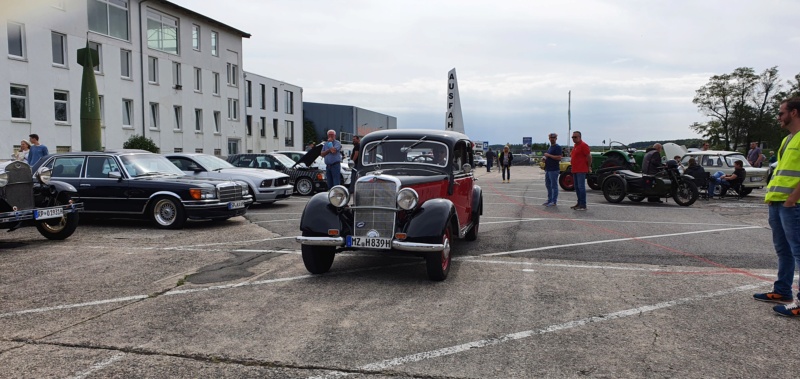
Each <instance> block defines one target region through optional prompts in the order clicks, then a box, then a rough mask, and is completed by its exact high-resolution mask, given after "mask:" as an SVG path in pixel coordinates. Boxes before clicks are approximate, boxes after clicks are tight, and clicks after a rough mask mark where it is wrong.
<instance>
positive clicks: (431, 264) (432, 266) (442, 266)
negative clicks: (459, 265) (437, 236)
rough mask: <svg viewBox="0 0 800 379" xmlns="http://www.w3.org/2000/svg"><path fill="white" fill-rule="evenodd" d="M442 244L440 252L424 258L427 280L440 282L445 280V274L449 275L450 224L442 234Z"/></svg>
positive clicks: (429, 254) (434, 252) (431, 253)
mask: <svg viewBox="0 0 800 379" xmlns="http://www.w3.org/2000/svg"><path fill="white" fill-rule="evenodd" d="M442 244H443V245H444V249H442V251H433V252H430V253H428V255H426V256H425V265H426V266H427V268H428V279H430V280H434V281H437V282H441V281H442V280H445V279H447V274H448V273H450V263H451V257H450V222H449V221H448V223H447V226H446V227H445V228H444V231H443V232H442Z"/></svg>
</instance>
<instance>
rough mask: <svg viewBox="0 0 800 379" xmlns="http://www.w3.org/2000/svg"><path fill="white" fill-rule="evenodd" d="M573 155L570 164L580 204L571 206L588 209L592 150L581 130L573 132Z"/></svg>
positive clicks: (577, 209)
mask: <svg viewBox="0 0 800 379" xmlns="http://www.w3.org/2000/svg"><path fill="white" fill-rule="evenodd" d="M572 142H573V143H574V144H575V145H574V146H573V147H572V155H571V156H570V164H571V165H572V179H573V181H574V182H575V194H576V195H578V204H575V205H573V206H571V207H570V208H572V209H573V210H576V211H585V210H586V175H587V174H588V173H589V170H590V168H591V167H592V150H591V149H590V148H589V145H587V144H586V142H583V139H582V138H581V132H579V131H574V132H572Z"/></svg>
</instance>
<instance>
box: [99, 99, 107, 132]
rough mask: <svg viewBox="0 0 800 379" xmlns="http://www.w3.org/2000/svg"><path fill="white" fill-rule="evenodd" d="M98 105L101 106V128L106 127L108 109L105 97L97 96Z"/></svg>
mask: <svg viewBox="0 0 800 379" xmlns="http://www.w3.org/2000/svg"><path fill="white" fill-rule="evenodd" d="M97 100H98V101H99V103H98V105H99V106H100V126H102V127H105V126H106V107H105V104H103V103H104V101H103V95H97Z"/></svg>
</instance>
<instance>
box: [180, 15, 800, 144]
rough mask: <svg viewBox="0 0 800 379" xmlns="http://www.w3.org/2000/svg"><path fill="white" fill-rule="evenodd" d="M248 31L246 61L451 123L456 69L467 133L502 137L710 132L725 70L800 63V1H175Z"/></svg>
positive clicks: (376, 106)
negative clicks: (706, 97)
mask: <svg viewBox="0 0 800 379" xmlns="http://www.w3.org/2000/svg"><path fill="white" fill-rule="evenodd" d="M173 1H174V2H175V3H177V4H180V5H182V6H185V7H187V8H190V9H192V10H195V11H197V12H199V13H202V14H204V15H206V16H209V17H211V18H214V19H216V20H218V21H220V22H223V23H225V24H228V25H231V26H233V27H235V28H237V29H239V30H242V31H245V32H247V33H250V34H252V37H251V38H250V39H244V41H243V44H244V52H243V58H244V63H243V65H244V70H245V71H249V72H253V73H256V74H259V75H263V76H267V77H270V78H273V79H278V80H282V81H285V82H288V83H291V84H294V85H298V86H300V87H302V88H303V100H304V101H310V102H319V103H332V104H345V105H354V106H357V107H361V108H365V109H369V110H372V111H376V112H381V113H385V114H389V115H392V116H395V117H397V125H398V127H399V128H433V129H443V128H444V123H445V119H444V113H445V109H446V90H447V72H448V71H449V70H450V69H452V68H455V69H456V71H457V75H458V86H459V91H460V95H461V107H462V109H463V116H464V125H465V129H466V133H467V134H468V135H469V136H470V137H471V138H472V139H474V140H484V141H489V142H490V143H492V144H496V143H497V144H499V143H506V142H510V143H522V137H533V141H534V142H545V139H546V138H545V137H546V135H547V133H548V132H551V131H554V132H557V133H558V134H559V142H560V143H562V144H566V142H567V130H568V129H567V127H568V125H567V94H568V92H569V91H570V90H571V91H572V130H580V131H582V132H583V135H584V139H585V140H586V141H587V142H589V143H590V144H592V145H600V144H601V141H602V140H606V141H608V140H609V139H611V140H616V141H621V142H624V143H631V142H637V141H645V140H664V139H675V138H693V137H698V136H697V135H696V134H694V132H692V131H691V130H690V129H689V127H688V126H689V125H690V124H691V123H693V122H696V121H697V122H705V121H706V120H707V119H706V118H705V116H703V115H702V114H700V113H699V112H698V111H697V107H696V106H695V105H694V104H692V98H693V97H694V94H695V90H697V89H698V88H700V87H701V86H703V85H704V84H706V83H707V82H708V80H709V78H710V77H711V76H712V75H716V74H725V73H730V72H732V71H733V70H734V69H735V68H737V67H752V68H754V69H755V70H756V72H759V73H760V72H761V71H763V70H764V69H766V68H769V67H772V66H778V69H779V71H780V74H781V77H782V82H785V80H787V79H790V78H792V77H793V76H794V75H795V74H797V73H800V57H799V55H800V54H798V50H800V49H798V48H800V22H798V17H800V1H797V0H759V1H749V0H726V1H721V0H719V1H718V0H713V1H705V0H697V1H688V0H687V1H683V0H673V1H656V0H654V1H639V0H629V1H628V0H607V1H602V0H581V1H569V0H559V1H540V0H536V1H532V0H514V1H512V0H493V1H470V0H347V1H345V0H342V1H336V0H281V1H275V0H236V1H227V2H220V1H218V0H173Z"/></svg>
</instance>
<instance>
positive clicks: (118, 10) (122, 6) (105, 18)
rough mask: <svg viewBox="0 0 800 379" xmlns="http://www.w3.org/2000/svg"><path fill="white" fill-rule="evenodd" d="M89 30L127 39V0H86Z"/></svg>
mask: <svg viewBox="0 0 800 379" xmlns="http://www.w3.org/2000/svg"><path fill="white" fill-rule="evenodd" d="M87 4H88V6H89V30H91V31H93V32H97V33H100V34H105V35H107V36H111V37H115V38H120V39H124V40H126V41H127V40H128V0H88V1H87Z"/></svg>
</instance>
